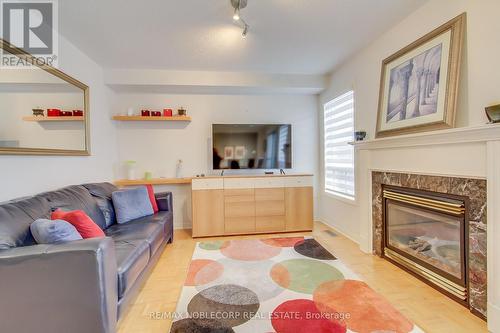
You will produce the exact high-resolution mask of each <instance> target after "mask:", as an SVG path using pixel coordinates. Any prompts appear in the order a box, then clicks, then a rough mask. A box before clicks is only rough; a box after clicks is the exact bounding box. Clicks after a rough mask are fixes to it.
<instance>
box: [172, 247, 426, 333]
mask: <svg viewBox="0 0 500 333" xmlns="http://www.w3.org/2000/svg"><path fill="white" fill-rule="evenodd" d="M333 241H334V240H333ZM172 318H173V323H172V328H171V331H170V332H172V333H177V332H189V333H202V332H203V333H204V332H220V333H226V332H227V333H232V332H248V333H254V332H273V333H302V332H304V333H306V332H307V333H308V332H315V333H350V332H356V333H371V332H398V333H410V332H411V333H417V332H419V333H420V332H423V331H422V330H421V329H420V328H419V327H417V326H416V325H414V324H413V323H412V322H410V321H409V320H408V319H407V318H406V317H404V316H403V315H402V314H401V313H400V312H398V311H397V310H396V309H395V308H394V307H393V306H392V305H391V304H390V303H389V302H388V301H387V300H386V299H385V298H383V297H382V296H380V295H379V294H377V293H376V292H375V291H374V290H373V289H371V288H370V287H369V286H368V285H367V284H366V283H364V282H363V281H361V280H360V279H359V277H357V276H356V275H355V274H354V273H353V272H352V271H351V270H349V269H348V268H347V267H346V266H345V265H344V264H343V263H342V262H341V261H340V260H338V259H337V258H336V257H335V256H334V255H333V254H332V253H330V252H329V251H328V250H327V249H325V248H324V247H323V246H322V245H321V244H320V243H319V242H317V241H316V240H315V239H313V238H311V237H280V238H272V237H271V238H266V239H260V240H259V239H235V240H227V241H226V240H225V241H207V242H200V243H198V244H197V246H196V249H195V252H194V254H193V259H192V261H191V264H190V266H189V269H188V274H187V278H186V282H185V284H184V287H183V289H182V293H181V296H180V298H179V301H178V303H177V309H176V312H175V313H173V314H172Z"/></svg>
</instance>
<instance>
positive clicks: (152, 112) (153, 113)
mask: <svg viewBox="0 0 500 333" xmlns="http://www.w3.org/2000/svg"><path fill="white" fill-rule="evenodd" d="M151 116H152V117H161V112H160V111H151Z"/></svg>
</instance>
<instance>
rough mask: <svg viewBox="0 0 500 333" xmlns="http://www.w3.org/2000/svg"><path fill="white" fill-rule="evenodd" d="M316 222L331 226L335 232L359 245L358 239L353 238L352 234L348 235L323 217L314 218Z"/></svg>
mask: <svg viewBox="0 0 500 333" xmlns="http://www.w3.org/2000/svg"><path fill="white" fill-rule="evenodd" d="M316 221H317V222H320V223H323V224H324V225H326V226H328V227H330V228H332V229H333V230H335V231H336V232H337V233H339V234H341V235H342V236H344V237H345V238H348V239H349V240H351V241H353V242H354V243H356V244H358V245H359V240H356V239H354V237H353V236H351V235H349V234H348V233H347V232H345V231H344V230H342V229H341V228H339V227H338V226H336V225H335V224H334V223H330V222H328V221H326V220H325V219H321V218H318V219H316Z"/></svg>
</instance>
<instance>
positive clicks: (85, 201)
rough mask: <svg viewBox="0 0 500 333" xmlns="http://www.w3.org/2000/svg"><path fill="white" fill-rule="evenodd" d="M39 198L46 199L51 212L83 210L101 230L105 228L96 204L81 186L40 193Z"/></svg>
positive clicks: (102, 217)
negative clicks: (57, 210)
mask: <svg viewBox="0 0 500 333" xmlns="http://www.w3.org/2000/svg"><path fill="white" fill-rule="evenodd" d="M40 196H42V197H44V198H47V200H48V201H49V202H50V205H51V207H52V209H53V210H56V209H58V208H61V209H62V210H65V211H71V210H83V211H84V212H85V213H86V214H87V215H88V216H89V217H90V218H91V219H92V221H94V222H95V223H96V224H97V225H98V226H99V227H100V228H101V229H105V228H106V221H105V219H104V215H103V214H102V212H101V210H100V209H99V206H98V205H97V202H96V201H95V200H94V198H93V197H92V196H91V195H90V193H89V191H87V189H86V188H85V187H83V186H81V185H74V186H68V187H65V188H63V189H60V190H57V191H52V192H46V193H42V194H40Z"/></svg>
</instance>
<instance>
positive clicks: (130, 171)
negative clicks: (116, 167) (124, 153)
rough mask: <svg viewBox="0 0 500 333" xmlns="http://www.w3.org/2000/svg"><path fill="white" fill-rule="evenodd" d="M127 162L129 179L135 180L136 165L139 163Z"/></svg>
mask: <svg viewBox="0 0 500 333" xmlns="http://www.w3.org/2000/svg"><path fill="white" fill-rule="evenodd" d="M125 164H126V165H127V179H128V180H135V165H136V164H137V162H136V161H126V162H125Z"/></svg>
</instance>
